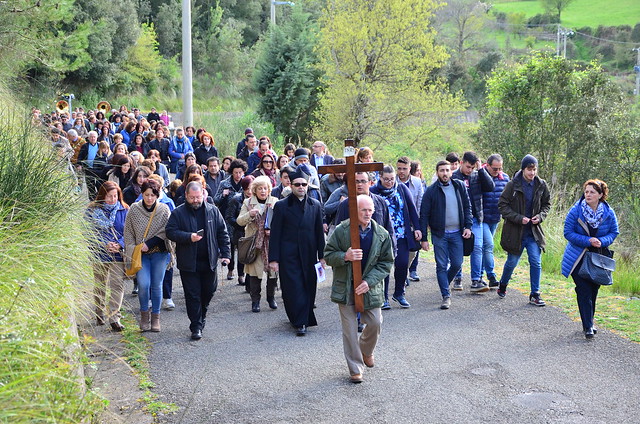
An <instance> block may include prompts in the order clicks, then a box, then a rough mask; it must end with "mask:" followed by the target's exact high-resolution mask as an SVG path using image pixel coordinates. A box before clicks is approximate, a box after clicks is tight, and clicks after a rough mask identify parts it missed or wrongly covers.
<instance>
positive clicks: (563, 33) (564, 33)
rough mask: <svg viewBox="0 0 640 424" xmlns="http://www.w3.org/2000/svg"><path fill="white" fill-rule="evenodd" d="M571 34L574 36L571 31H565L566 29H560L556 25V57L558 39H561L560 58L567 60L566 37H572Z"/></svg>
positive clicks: (558, 44) (557, 53)
mask: <svg viewBox="0 0 640 424" xmlns="http://www.w3.org/2000/svg"><path fill="white" fill-rule="evenodd" d="M573 34H575V33H574V32H573V30H571V29H567V28H562V27H560V25H558V39H557V42H556V55H557V56H560V37H562V46H563V47H562V57H563V58H565V59H566V58H567V37H572V36H573Z"/></svg>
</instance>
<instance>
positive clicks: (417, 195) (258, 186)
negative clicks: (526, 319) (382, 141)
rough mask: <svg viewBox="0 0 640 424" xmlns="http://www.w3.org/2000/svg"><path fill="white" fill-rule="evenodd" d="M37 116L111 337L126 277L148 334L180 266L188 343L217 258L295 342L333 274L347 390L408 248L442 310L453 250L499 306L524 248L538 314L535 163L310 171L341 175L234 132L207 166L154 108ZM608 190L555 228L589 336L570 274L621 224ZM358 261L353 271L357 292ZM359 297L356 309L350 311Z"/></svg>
mask: <svg viewBox="0 0 640 424" xmlns="http://www.w3.org/2000/svg"><path fill="white" fill-rule="evenodd" d="M34 120H35V121H37V122H38V124H40V125H43V126H44V127H45V128H46V130H47V131H48V133H49V134H50V137H51V142H52V146H53V148H54V149H55V150H56V152H57V154H58V157H59V159H60V161H62V162H63V163H64V164H65V166H66V167H67V169H68V171H69V173H70V175H73V176H74V177H75V178H76V179H77V181H78V185H77V190H78V192H81V191H82V189H83V187H85V186H86V190H87V193H88V196H89V201H90V203H89V206H88V208H87V213H86V218H87V220H88V221H89V222H90V224H91V228H92V229H93V237H92V244H93V247H94V248H93V249H92V250H93V252H94V255H95V261H94V275H95V305H96V309H95V314H96V321H97V324H98V325H104V324H105V323H107V322H108V323H109V325H110V326H111V328H112V329H113V330H114V331H121V330H122V329H123V328H124V326H123V324H122V323H121V322H120V319H121V315H120V309H121V306H122V301H123V296H124V293H125V284H126V282H127V281H128V278H132V279H133V281H134V283H133V284H134V286H133V287H134V288H133V294H136V295H137V296H138V299H139V301H140V316H139V320H140V329H141V330H142V331H154V332H159V331H160V330H161V326H160V313H161V309H163V308H164V309H168V310H170V309H173V308H174V307H175V304H174V302H173V300H172V288H173V287H172V281H173V272H174V271H173V270H174V267H177V268H178V270H179V273H180V278H181V280H182V285H183V289H184V294H185V301H186V308H187V314H188V317H189V320H190V327H189V330H190V333H191V338H192V339H193V340H199V339H201V338H202V331H203V330H204V328H205V325H206V317H207V311H208V307H209V303H210V301H211V299H212V297H213V295H214V293H215V291H216V289H217V284H218V281H217V278H218V277H217V267H218V266H219V265H218V264H219V263H220V264H221V266H223V267H225V268H226V271H227V272H226V278H227V279H228V280H234V279H236V280H237V282H238V285H240V286H243V287H244V290H246V291H247V292H248V293H249V296H250V299H251V311H252V312H254V313H259V312H260V310H261V299H262V287H263V285H264V286H265V287H266V301H267V305H268V307H269V308H270V309H274V310H275V309H278V302H277V300H276V291H277V288H278V286H279V288H280V292H281V297H282V301H283V303H284V308H285V311H286V315H287V317H288V319H289V321H290V323H291V325H292V326H293V328H294V331H295V333H296V334H297V335H298V336H304V335H305V334H306V333H307V328H308V327H312V326H315V325H317V321H316V318H315V314H314V308H315V296H316V289H317V279H318V275H319V274H321V273H322V269H323V267H325V266H331V267H332V268H333V285H332V291H331V299H332V300H333V301H334V302H336V303H338V304H339V310H340V317H341V322H342V328H343V344H344V351H345V357H346V359H347V364H348V367H349V373H350V378H351V381H353V382H354V383H358V382H361V381H362V374H363V371H364V367H365V366H366V367H372V366H374V357H373V351H374V348H375V345H376V342H377V340H378V336H379V334H380V331H381V323H382V312H381V311H382V310H387V309H391V305H392V303H393V304H395V305H397V306H398V307H400V308H404V309H406V308H410V307H411V304H410V303H409V300H408V299H407V296H406V287H407V286H409V285H410V284H411V283H412V282H415V281H419V280H420V276H419V275H418V272H417V267H418V262H419V260H420V258H419V252H420V250H425V251H428V250H431V249H432V250H433V253H434V257H435V262H436V276H437V284H438V286H439V289H440V295H441V299H439V300H438V303H439V307H440V308H441V309H443V310H446V309H449V308H451V306H452V304H451V291H452V290H456V291H462V290H465V287H464V285H463V283H462V281H463V279H462V265H463V259H464V256H469V274H470V280H471V283H470V285H469V286H468V287H467V288H466V289H467V290H469V291H470V292H472V293H477V294H482V293H487V292H489V291H490V290H492V289H495V290H496V293H497V296H499V297H500V298H504V297H505V296H506V295H507V288H508V285H509V282H510V280H511V276H512V273H513V271H514V269H515V268H516V266H517V264H518V262H519V260H520V257H521V255H522V253H523V251H524V250H525V249H526V251H527V257H528V263H529V278H530V294H529V303H530V304H531V305H535V306H544V305H545V301H544V300H543V299H542V296H541V291H540V279H541V271H542V266H541V254H542V252H543V251H544V248H545V233H544V231H543V227H542V224H543V222H544V220H545V218H546V216H547V214H548V213H549V210H550V207H551V203H550V202H551V196H550V193H549V188H548V186H547V183H546V182H545V180H543V179H542V178H540V177H539V176H538V161H537V159H536V158H535V157H534V156H532V155H526V156H525V157H524V158H523V159H522V162H521V169H520V170H519V171H518V172H516V173H515V175H513V176H512V177H510V176H509V175H507V174H506V173H505V172H504V171H503V159H502V157H501V156H500V155H499V154H492V155H491V156H489V157H488V158H487V160H486V161H482V160H480V158H479V157H478V155H477V154H476V153H474V152H471V151H467V152H464V153H463V154H462V155H461V156H459V155H458V154H457V153H449V154H448V155H447V156H446V158H445V159H444V160H442V161H439V162H438V163H437V164H436V166H435V167H434V170H435V174H433V175H427V173H426V172H425V174H423V169H422V166H421V164H420V162H419V161H416V160H411V159H410V158H408V157H406V156H403V157H400V158H398V159H397V161H396V163H395V164H393V166H392V165H384V166H383V167H381V170H380V171H375V172H358V171H356V173H355V175H354V176H348V175H345V172H323V169H322V168H319V167H321V166H329V165H331V166H333V168H332V169H333V170H334V171H336V170H340V171H344V170H345V168H344V167H340V166H339V165H343V164H345V159H342V158H334V157H333V156H331V155H330V154H329V152H328V150H327V147H326V145H325V144H324V143H323V142H321V141H314V142H313V143H312V145H311V148H312V150H311V151H309V150H308V149H306V148H304V147H298V146H295V145H293V144H287V145H286V146H285V147H284V149H283V151H282V152H281V154H278V153H277V152H276V151H275V150H274V147H273V146H272V144H271V140H270V139H269V137H268V136H266V135H265V136H260V137H259V138H258V137H256V135H255V134H254V133H253V130H252V129H251V128H247V129H246V130H245V134H244V138H243V139H242V140H241V141H240V142H239V143H238V144H237V148H236V151H235V152H234V155H227V156H220V152H218V150H217V148H216V146H215V140H214V136H213V135H212V134H211V133H209V132H207V131H206V130H205V129H204V128H200V129H195V128H194V127H191V126H188V127H185V128H182V127H178V128H175V133H174V134H173V135H172V131H171V130H170V129H169V117H168V115H167V113H166V111H165V112H163V113H162V114H158V113H157V112H156V110H155V109H152V110H151V112H150V113H149V114H147V115H146V116H145V115H142V114H141V113H140V111H139V110H137V109H133V110H132V111H128V110H127V108H126V107H125V106H122V107H121V108H120V109H119V110H117V111H116V110H113V111H111V112H110V113H109V116H108V117H107V116H106V114H105V111H101V110H95V111H94V110H90V111H87V113H86V114H85V113H84V111H83V110H76V111H74V112H72V113H66V112H62V113H52V114H47V115H45V116H41V115H40V114H39V113H37V111H34ZM172 129H173V128H172ZM227 153H228V152H227ZM355 161H356V162H358V163H372V162H374V151H372V150H371V149H370V148H368V147H361V148H358V149H356V150H355ZM348 183H349V184H355V192H356V194H357V216H355V215H353V212H352V213H351V215H352V216H350V212H349V207H348ZM607 194H608V187H607V184H606V183H605V182H603V181H600V180H595V179H592V180H588V181H586V182H585V183H584V186H583V196H582V197H581V198H580V199H579V200H578V201H577V202H576V203H575V205H574V206H573V207H572V208H571V210H570V211H569V213H568V215H567V218H566V222H565V228H564V235H565V238H566V239H567V241H568V244H567V248H566V250H565V254H564V257H563V261H562V273H563V275H564V276H565V277H569V276H571V277H572V278H573V280H574V282H575V284H576V294H577V299H578V306H579V309H580V315H581V318H582V326H583V332H584V334H585V336H586V337H587V338H592V337H593V335H594V333H595V332H596V331H597V330H596V329H595V328H594V326H593V316H594V313H595V305H596V297H597V294H598V289H599V287H600V285H599V284H597V283H595V282H594V281H592V280H590V279H589V278H585V276H584V275H581V274H580V273H579V270H581V269H582V268H583V262H584V261H585V254H586V253H587V252H599V253H600V254H605V255H608V256H611V253H610V252H609V250H608V247H609V246H610V245H611V243H613V241H614V240H615V238H616V236H617V235H618V225H617V219H616V215H615V213H614V211H613V209H612V208H611V207H610V206H609V205H608V203H607V202H606V198H607ZM351 220H354V221H356V220H357V225H358V230H359V236H360V248H358V249H355V248H353V247H352V245H351V239H350V235H349V226H350V223H351ZM501 221H503V225H502V232H501V236H500V245H501V246H502V248H503V249H504V250H505V251H506V252H507V255H508V256H507V260H506V262H505V264H504V267H503V269H502V272H501V273H500V276H498V273H497V272H496V269H495V262H494V257H493V251H494V235H495V233H496V230H497V228H498V224H499V223H500V222H501ZM428 233H430V235H431V237H430V238H429V237H428ZM355 262H359V263H360V264H361V269H362V282H361V283H359V284H358V286H357V287H353V286H354V282H353V272H352V266H353V264H354V263H355ZM392 270H393V272H392ZM392 279H393V282H392ZM263 281H264V284H263ZM358 296H363V301H364V308H363V310H361V311H359V312H356V308H355V303H356V298H357V297H358ZM390 301H391V302H390ZM359 332H361V333H362V335H361V336H360V337H358V333H359Z"/></svg>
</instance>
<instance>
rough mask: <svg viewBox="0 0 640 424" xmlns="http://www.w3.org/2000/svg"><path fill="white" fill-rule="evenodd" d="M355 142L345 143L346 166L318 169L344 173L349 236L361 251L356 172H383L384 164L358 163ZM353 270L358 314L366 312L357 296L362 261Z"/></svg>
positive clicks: (361, 298)
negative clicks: (347, 201) (347, 203)
mask: <svg viewBox="0 0 640 424" xmlns="http://www.w3.org/2000/svg"><path fill="white" fill-rule="evenodd" d="M356 152H357V149H356V147H355V142H354V141H353V140H351V139H347V140H345V141H344V157H345V160H346V162H347V163H346V165H325V166H319V167H318V174H338V173H342V172H344V180H345V181H346V182H347V189H348V193H349V194H348V199H349V222H350V225H349V234H350V236H351V248H352V249H360V230H359V229H358V222H359V221H358V200H357V194H356V172H371V171H382V167H383V166H384V164H383V163H382V162H371V163H356ZM351 269H352V270H353V297H354V301H355V305H356V312H364V298H363V297H362V295H357V294H356V292H355V289H356V287H358V286H359V285H360V284H361V283H362V261H353V262H352V263H351Z"/></svg>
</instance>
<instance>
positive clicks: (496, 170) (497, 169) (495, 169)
mask: <svg viewBox="0 0 640 424" xmlns="http://www.w3.org/2000/svg"><path fill="white" fill-rule="evenodd" d="M491 169H493V170H494V171H495V172H498V171H502V168H494V167H493V166H492V167H491Z"/></svg>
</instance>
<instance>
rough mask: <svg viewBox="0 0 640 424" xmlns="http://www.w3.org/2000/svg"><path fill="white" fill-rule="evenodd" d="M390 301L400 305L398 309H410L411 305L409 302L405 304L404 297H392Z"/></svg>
mask: <svg viewBox="0 0 640 424" xmlns="http://www.w3.org/2000/svg"><path fill="white" fill-rule="evenodd" d="M391 299H392V300H393V301H394V302H398V303H399V304H400V307H402V308H410V307H411V304H410V303H409V302H407V299H405V298H404V296H398V297H395V296H392V297H391Z"/></svg>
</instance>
